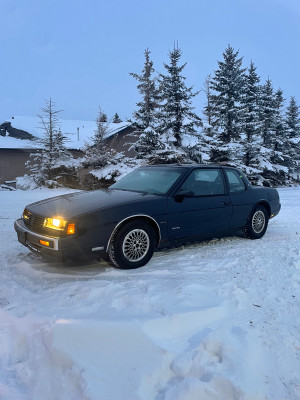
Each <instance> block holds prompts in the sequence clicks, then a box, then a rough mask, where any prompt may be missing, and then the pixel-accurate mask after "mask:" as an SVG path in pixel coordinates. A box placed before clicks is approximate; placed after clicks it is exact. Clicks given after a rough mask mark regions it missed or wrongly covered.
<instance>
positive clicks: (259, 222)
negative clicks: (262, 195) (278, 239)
mask: <svg viewBox="0 0 300 400" xmlns="http://www.w3.org/2000/svg"><path fill="white" fill-rule="evenodd" d="M265 225H266V217H265V214H264V213H263V211H262V210H257V211H255V213H254V214H253V217H252V229H253V231H254V232H255V233H256V234H259V233H261V232H262V231H263V230H264V228H265Z"/></svg>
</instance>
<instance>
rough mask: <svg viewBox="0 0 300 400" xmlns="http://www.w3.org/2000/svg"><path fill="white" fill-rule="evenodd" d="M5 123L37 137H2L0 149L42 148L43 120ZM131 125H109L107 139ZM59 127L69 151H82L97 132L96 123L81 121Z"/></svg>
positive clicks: (121, 123)
mask: <svg viewBox="0 0 300 400" xmlns="http://www.w3.org/2000/svg"><path fill="white" fill-rule="evenodd" d="M5 122H10V123H11V125H12V126H13V127H14V128H17V129H22V130H23V131H26V132H28V133H31V134H32V135H33V136H35V138H36V139H34V140H21V139H17V138H14V137H10V136H8V135H7V136H1V135H0V148H10V149H12V148H13V149H35V148H40V147H41V144H40V139H42V138H43V136H44V130H43V129H42V127H41V120H40V118H39V117H38V116H36V117H20V116H15V117H13V118H10V119H7V120H6V121H5ZM130 125H131V124H130V123H129V122H127V121H125V122H120V123H118V124H115V123H108V133H107V135H106V138H108V137H110V136H112V135H114V134H116V133H118V132H120V131H122V130H123V129H124V128H126V127H128V126H130ZM59 127H60V129H61V131H62V134H63V135H64V136H66V138H67V139H66V142H65V144H66V147H67V148H68V149H77V150H80V149H82V148H83V147H84V146H85V145H86V144H89V143H91V138H92V137H93V136H94V134H95V131H96V128H97V126H96V121H81V120H60V121H59Z"/></svg>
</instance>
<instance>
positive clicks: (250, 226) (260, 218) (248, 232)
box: [244, 206, 269, 239]
mask: <svg viewBox="0 0 300 400" xmlns="http://www.w3.org/2000/svg"><path fill="white" fill-rule="evenodd" d="M268 222H269V215H268V212H267V210H266V209H265V207H264V206H256V207H255V208H254V210H253V211H252V212H251V214H250V215H249V218H248V222H247V225H246V226H245V228H244V236H245V237H246V238H249V239H260V238H261V237H263V236H264V234H265V233H266V230H267V228H268Z"/></svg>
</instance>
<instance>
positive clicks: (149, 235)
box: [108, 220, 156, 269]
mask: <svg viewBox="0 0 300 400" xmlns="http://www.w3.org/2000/svg"><path fill="white" fill-rule="evenodd" d="M155 245H156V238H155V232H154V229H153V228H152V226H151V225H149V224H148V223H147V221H143V220H135V221H131V222H128V223H127V224H125V225H123V226H122V227H121V228H120V229H118V230H117V231H116V232H115V234H114V236H113V238H112V241H111V244H110V246H109V250H108V255H109V258H110V260H111V262H112V263H113V264H114V265H115V266H116V267H117V268H121V269H131V268H139V267H142V266H143V265H145V264H147V262H148V261H150V259H151V257H152V255H153V252H154V249H155Z"/></svg>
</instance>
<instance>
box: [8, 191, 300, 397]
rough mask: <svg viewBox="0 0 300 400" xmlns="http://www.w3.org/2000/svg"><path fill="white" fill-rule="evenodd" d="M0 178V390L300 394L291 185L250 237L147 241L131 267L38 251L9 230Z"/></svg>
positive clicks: (16, 201)
mask: <svg viewBox="0 0 300 400" xmlns="http://www.w3.org/2000/svg"><path fill="white" fill-rule="evenodd" d="M62 192H66V191H62V190H61V191H59V190H54V191H50V190H44V189H43V190H29V191H24V192H22V191H18V190H17V191H5V190H2V191H0V202H1V216H0V222H1V224H0V235H1V240H0V251H1V263H0V268H1V281H0V321H1V324H0V399H1V400H48V399H49V400H75V399H76V400H102V399H103V400H118V399H122V400H123V399H130V400H138V399H142V400H154V399H155V400H196V399H197V400H212V399H214V400H267V399H268V400H285V399H287V400H297V399H300V318H299V310H300V201H299V200H300V188H285V189H279V193H280V197H281V203H282V210H281V212H280V213H279V215H278V216H277V217H276V218H274V219H273V220H271V221H270V224H269V228H268V230H267V233H266V235H265V236H264V237H263V238H262V239H261V240H247V239H244V238H242V237H239V236H235V237H226V238H223V239H218V240H210V241H205V242H201V243H195V244H192V245H189V246H184V247H179V248H174V249H168V250H164V251H160V252H157V253H155V255H154V257H153V259H152V260H151V261H150V263H149V264H148V265H146V266H145V267H143V268H140V269H138V270H130V271H122V270H117V269H114V268H113V267H112V266H111V265H110V264H108V263H106V262H105V261H101V262H94V263H91V264H88V265H74V266H63V265H56V264H51V263H49V262H47V261H45V260H43V259H42V258H40V257H39V256H37V255H34V254H32V253H30V252H29V251H28V250H27V249H26V248H24V247H23V246H22V245H20V244H19V243H18V242H17V239H16V234H15V232H14V228H13V222H14V220H15V219H17V218H18V217H19V216H20V214H21V213H22V211H23V208H24V206H25V205H26V204H28V203H30V202H33V201H37V200H39V199H42V198H46V197H50V196H54V195H57V194H59V193H62Z"/></svg>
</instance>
